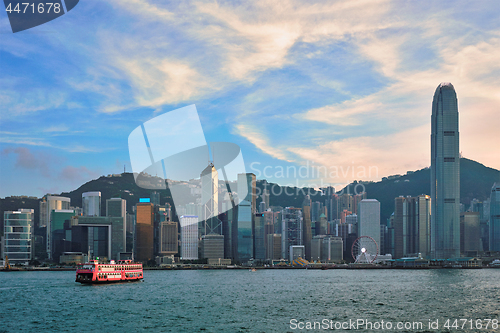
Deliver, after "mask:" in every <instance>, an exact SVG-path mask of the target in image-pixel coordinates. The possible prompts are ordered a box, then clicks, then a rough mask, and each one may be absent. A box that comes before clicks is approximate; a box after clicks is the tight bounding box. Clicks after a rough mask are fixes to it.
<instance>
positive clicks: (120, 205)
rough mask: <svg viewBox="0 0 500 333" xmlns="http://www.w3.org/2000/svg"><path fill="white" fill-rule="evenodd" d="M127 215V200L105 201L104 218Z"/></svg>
mask: <svg viewBox="0 0 500 333" xmlns="http://www.w3.org/2000/svg"><path fill="white" fill-rule="evenodd" d="M126 215H127V200H125V199H122V198H111V199H107V200H106V216H116V217H125V216H126Z"/></svg>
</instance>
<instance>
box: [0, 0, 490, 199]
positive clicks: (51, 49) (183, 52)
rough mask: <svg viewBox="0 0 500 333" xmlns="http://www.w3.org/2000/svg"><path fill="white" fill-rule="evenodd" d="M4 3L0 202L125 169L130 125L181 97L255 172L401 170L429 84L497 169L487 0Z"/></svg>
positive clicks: (412, 165)
mask: <svg viewBox="0 0 500 333" xmlns="http://www.w3.org/2000/svg"><path fill="white" fill-rule="evenodd" d="M0 12H1V13H0V197H5V196H11V195H31V196H37V197H41V196H43V195H44V194H46V193H61V192H63V191H71V190H74V189H76V188H78V187H79V186H80V185H82V184H83V183H85V182H87V181H89V180H91V179H95V178H98V177H99V176H101V175H107V174H116V173H121V172H123V170H124V168H125V170H126V171H127V172H130V171H131V170H132V167H131V163H130V156H129V150H128V137H129V135H130V133H131V132H132V131H133V130H134V129H136V128H137V127H140V126H141V124H143V123H145V122H147V121H148V120H151V119H153V118H155V117H157V116H160V115H162V114H164V113H166V112H169V111H172V110H176V109H179V108H181V107H185V106H189V105H192V104H195V105H196V109H197V111H198V115H199V118H200V122H201V126H202V129H203V133H204V135H205V139H206V142H230V143H234V144H237V145H238V146H239V147H240V148H241V154H242V157H243V160H244V163H245V166H246V170H247V171H248V172H253V173H255V174H256V175H257V178H258V179H263V178H266V179H268V180H269V181H273V182H278V183H280V184H282V185H287V184H289V185H290V184H291V185H299V186H305V185H310V186H314V187H319V186H324V185H327V184H330V185H333V186H335V187H337V188H339V187H341V185H342V184H345V183H348V182H351V181H353V180H372V181H377V180H380V179H381V178H382V177H385V176H388V175H393V174H404V173H406V171H408V170H417V169H421V168H425V167H428V166H429V165H430V130H431V125H430V119H431V103H432V97H433V94H434V91H435V89H436V87H437V86H438V85H439V84H440V83H441V82H451V83H452V84H453V86H454V87H455V90H456V92H457V96H458V105H459V116H460V129H459V130H460V150H461V152H462V156H464V157H466V158H469V159H473V160H476V161H478V162H480V163H482V164H484V165H486V166H489V167H493V168H496V169H500V153H499V148H498V147H499V146H498V143H499V142H500V131H499V129H500V116H499V112H500V9H499V6H498V1H474V2H471V1H385V0H376V1H374V0H369V1H361V0H351V1H321V2H312V1H252V2H246V1H241V2H235V1H217V2H215V1H207V2H205V1H193V2H190V1H185V2H184V1H182V2H177V1H175V2H169V3H163V2H159V1H153V0H108V1H95V0H87V1H80V2H79V4H78V5H77V6H76V7H75V8H74V9H73V10H71V11H70V12H68V13H67V14H65V15H63V16H61V17H59V18H57V19H55V20H53V21H51V22H48V23H46V24H43V25H40V26H38V27H34V28H32V29H29V30H25V31H21V32H18V33H12V30H11V28H10V25H9V21H8V18H7V14H6V12H4V11H0ZM169 128H171V125H170V124H166V125H165V130H166V131H168V130H169ZM172 141H173V142H168V143H167V144H169V145H172V146H175V145H176V142H175V140H172ZM287 171H288V172H287ZM299 172H302V173H299Z"/></svg>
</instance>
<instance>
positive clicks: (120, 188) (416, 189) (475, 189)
mask: <svg viewBox="0 0 500 333" xmlns="http://www.w3.org/2000/svg"><path fill="white" fill-rule="evenodd" d="M460 170H461V174H460V182H461V183H460V190H461V202H462V203H464V204H466V205H468V204H469V203H470V201H471V200H472V199H474V198H476V199H479V200H485V199H487V198H488V197H489V195H490V191H491V187H492V185H493V183H494V182H500V171H498V170H495V169H492V168H488V167H486V166H484V165H482V164H480V163H478V162H475V161H472V160H468V159H465V158H462V159H461V160H460ZM430 177H431V175H430V169H422V170H418V171H415V172H413V173H409V174H407V175H403V176H399V177H396V178H392V177H391V178H392V179H385V180H383V181H380V182H376V183H375V182H372V183H363V185H364V186H365V188H366V192H367V197H368V198H372V199H377V200H378V201H380V203H381V222H382V223H385V221H386V219H387V218H388V217H389V216H390V215H391V213H392V212H393V211H394V198H396V197H398V196H400V195H403V196H407V195H410V196H416V195H420V194H429V195H430ZM152 179H153V180H155V181H159V180H158V179H156V178H154V177H153V178H152ZM265 183H266V182H265V181H262V180H259V181H257V188H258V190H257V192H258V193H262V190H263V188H264V185H265ZM266 186H267V188H268V190H270V205H272V206H282V207H286V206H294V207H301V206H302V202H303V201H304V197H305V195H306V194H307V193H308V191H310V192H309V193H311V199H312V200H313V201H323V200H322V198H321V193H319V192H317V191H315V190H314V189H308V188H302V189H299V188H295V187H281V186H279V185H276V184H272V183H269V184H267V185H266ZM272 186H274V188H272V190H271V187H272ZM353 188H354V184H351V185H349V186H347V187H346V188H344V189H343V191H349V192H348V193H352V190H353ZM358 188H359V186H358ZM89 191H100V192H101V198H102V201H101V202H102V205H101V206H102V209H101V214H102V215H105V214H106V199H109V198H114V197H120V198H123V199H125V200H127V211H128V212H129V213H131V212H132V207H133V206H134V205H135V204H136V203H137V202H139V198H149V197H150V194H151V192H152V190H149V189H144V188H141V187H139V186H137V185H136V183H135V181H134V176H133V174H132V173H123V174H121V175H112V176H102V177H100V178H98V179H94V180H91V181H89V182H87V183H85V184H83V185H82V186H80V187H79V188H78V189H76V190H74V191H71V192H69V193H66V192H63V193H61V194H58V195H61V196H65V197H69V198H71V205H72V206H77V207H81V206H82V193H84V192H89ZM157 192H159V193H160V198H161V199H160V201H161V203H162V204H163V203H165V202H168V203H170V204H171V205H172V206H173V202H172V197H171V195H170V191H169V190H168V189H167V190H158V191H157ZM290 194H291V195H290ZM260 201H261V199H260V198H258V199H257V204H259V203H260ZM18 208H32V209H35V220H36V221H38V216H39V199H35V198H18V197H7V198H5V199H0V212H3V211H6V210H17V209H18ZM173 216H175V208H174V215H173ZM2 226H3V214H1V215H0V227H2ZM1 230H2V232H3V228H2V229H1Z"/></svg>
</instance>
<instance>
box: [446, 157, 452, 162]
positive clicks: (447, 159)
mask: <svg viewBox="0 0 500 333" xmlns="http://www.w3.org/2000/svg"><path fill="white" fill-rule="evenodd" d="M444 161H445V162H455V157H445V158H444Z"/></svg>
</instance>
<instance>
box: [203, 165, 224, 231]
mask: <svg viewBox="0 0 500 333" xmlns="http://www.w3.org/2000/svg"><path fill="white" fill-rule="evenodd" d="M200 178H201V203H202V205H203V217H202V218H203V223H204V226H203V227H204V234H205V235H210V234H215V235H222V222H221V221H220V220H219V218H218V215H219V175H218V173H217V170H216V169H215V166H214V165H213V163H210V164H209V165H208V166H207V167H206V168H205V169H204V170H203V171H202V172H201V175H200Z"/></svg>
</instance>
